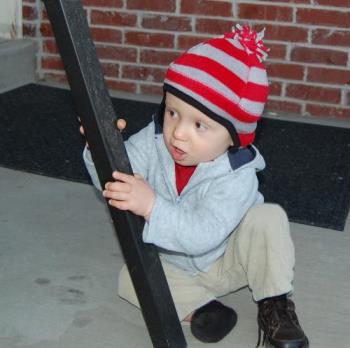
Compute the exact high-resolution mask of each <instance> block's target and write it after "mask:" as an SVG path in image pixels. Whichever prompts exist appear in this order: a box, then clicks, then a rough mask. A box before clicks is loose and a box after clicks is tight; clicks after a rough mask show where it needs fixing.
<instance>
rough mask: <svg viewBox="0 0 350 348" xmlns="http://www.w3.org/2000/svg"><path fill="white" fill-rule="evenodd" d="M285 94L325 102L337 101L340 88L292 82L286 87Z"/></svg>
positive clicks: (339, 95) (332, 102)
mask: <svg viewBox="0 0 350 348" xmlns="http://www.w3.org/2000/svg"><path fill="white" fill-rule="evenodd" d="M286 96H287V97H291V98H297V99H304V100H315V101H323V102H325V103H331V104H335V103H339V102H340V99H341V92H340V89H335V88H325V87H315V86H308V85H302V84H292V85H289V86H287V88H286Z"/></svg>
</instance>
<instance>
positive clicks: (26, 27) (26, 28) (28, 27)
mask: <svg viewBox="0 0 350 348" xmlns="http://www.w3.org/2000/svg"><path fill="white" fill-rule="evenodd" d="M22 31H23V36H27V37H35V36H36V25H35V24H27V23H23V26H22Z"/></svg>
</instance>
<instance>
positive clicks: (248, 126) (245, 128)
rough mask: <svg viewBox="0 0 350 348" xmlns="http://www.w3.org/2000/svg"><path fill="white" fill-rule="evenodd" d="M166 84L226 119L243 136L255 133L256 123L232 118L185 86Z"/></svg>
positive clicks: (166, 81) (169, 81)
mask: <svg viewBox="0 0 350 348" xmlns="http://www.w3.org/2000/svg"><path fill="white" fill-rule="evenodd" d="M164 83H166V84H168V85H170V86H173V87H174V88H176V89H177V90H179V91H181V92H183V93H185V94H186V95H188V96H190V97H191V98H193V99H194V100H196V101H198V102H199V103H200V104H202V105H204V106H205V107H206V108H207V109H209V110H211V111H212V112H214V113H215V114H216V115H218V116H220V117H222V118H224V119H225V120H227V121H229V122H230V123H232V124H233V126H234V127H235V129H236V131H237V132H238V133H241V134H249V133H252V132H254V131H255V129H256V125H257V124H256V122H253V123H247V122H241V121H239V120H237V119H236V118H234V117H232V115H231V114H229V113H227V112H226V111H225V110H223V109H221V108H220V107H218V106H217V105H215V104H213V103H211V102H210V101H209V100H207V99H205V98H204V97H202V96H201V95H199V94H197V93H195V92H193V91H192V90H191V89H188V88H186V87H185V86H184V85H180V84H178V83H176V82H174V81H172V80H169V79H165V80H164Z"/></svg>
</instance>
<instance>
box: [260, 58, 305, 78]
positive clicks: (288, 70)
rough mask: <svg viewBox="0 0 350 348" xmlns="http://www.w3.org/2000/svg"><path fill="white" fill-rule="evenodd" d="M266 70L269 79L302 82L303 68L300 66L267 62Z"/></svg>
mask: <svg viewBox="0 0 350 348" xmlns="http://www.w3.org/2000/svg"><path fill="white" fill-rule="evenodd" d="M266 68H267V74H268V76H269V77H279V78H284V79H290V80H302V79H303V76H304V67H303V66H301V65H296V64H282V63H269V62H268V63H267V64H266Z"/></svg>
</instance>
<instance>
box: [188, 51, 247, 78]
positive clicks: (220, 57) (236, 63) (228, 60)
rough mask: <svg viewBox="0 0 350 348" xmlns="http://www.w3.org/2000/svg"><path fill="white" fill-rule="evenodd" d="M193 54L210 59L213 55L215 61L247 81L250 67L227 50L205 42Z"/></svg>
mask: <svg viewBox="0 0 350 348" xmlns="http://www.w3.org/2000/svg"><path fill="white" fill-rule="evenodd" d="M193 54H196V55H198V56H201V57H206V58H209V59H213V58H212V57H215V59H213V60H214V61H215V62H217V63H220V64H221V65H223V66H224V67H225V68H226V69H227V70H230V71H231V72H232V73H233V74H235V75H236V76H237V77H239V78H240V79H241V80H242V81H243V82H246V81H247V76H248V73H249V67H248V66H247V65H246V64H244V63H243V62H242V61H241V60H239V59H236V58H235V57H233V56H231V55H229V54H227V53H226V52H225V51H222V50H220V49H218V48H216V47H214V46H211V45H209V44H205V45H202V47H201V48H200V49H197V51H195V52H193Z"/></svg>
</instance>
